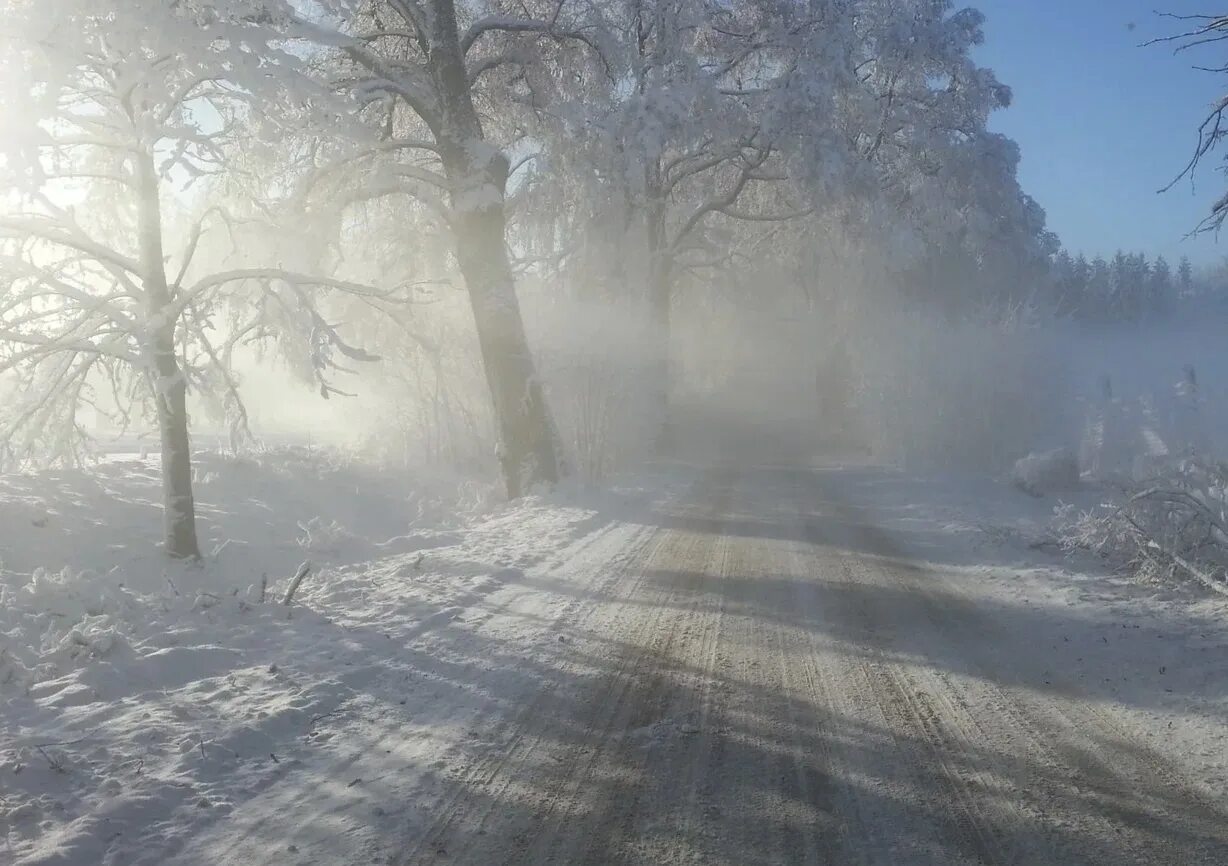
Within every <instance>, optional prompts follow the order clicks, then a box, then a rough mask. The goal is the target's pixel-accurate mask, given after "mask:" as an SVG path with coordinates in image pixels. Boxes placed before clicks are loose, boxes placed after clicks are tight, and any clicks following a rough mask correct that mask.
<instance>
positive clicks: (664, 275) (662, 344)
mask: <svg viewBox="0 0 1228 866" xmlns="http://www.w3.org/2000/svg"><path fill="white" fill-rule="evenodd" d="M654 183H655V178H650V179H649V206H648V212H647V220H648V225H647V230H648V260H649V277H648V310H649V315H650V316H651V322H650V329H649V333H650V336H651V339H652V346H651V349H650V351H651V352H652V357H651V359H650V361H651V364H652V368H653V372H652V377H653V387H654V388H656V394H655V395H654V396H655V398H656V399H655V402H656V408H657V424H658V425H659V426H658V428H657V434H656V440H655V442H654V443H653V444H654V447H655V448H656V450H657V452H658V453H661V454H668V453H670V452H672V451H673V450H674V448H675V447H676V445H677V442H676V432H677V431H676V430H675V425H674V420H675V419H674V417H673V399H672V398H673V387H674V367H673V358H672V355H671V352H670V344H671V343H672V333H671V332H672V321H671V315H670V314H671V312H672V309H671V308H672V306H673V301H674V285H673V283H674V268H673V258H672V255H671V253H672V251H671V250H670V249H669V248H668V243H669V241H668V239H667V238H666V236H665V205H664V202H663V201H662V199H661V197H660V194H659V192H658V191H657V190H656V189H655V188H654Z"/></svg>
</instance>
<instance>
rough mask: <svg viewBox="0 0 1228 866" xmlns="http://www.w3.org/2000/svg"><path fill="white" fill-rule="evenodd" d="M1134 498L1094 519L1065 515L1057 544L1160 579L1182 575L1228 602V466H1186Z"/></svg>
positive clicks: (1167, 472) (1166, 472)
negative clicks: (1226, 578) (1225, 597)
mask: <svg viewBox="0 0 1228 866" xmlns="http://www.w3.org/2000/svg"><path fill="white" fill-rule="evenodd" d="M1127 494H1128V495H1127V496H1126V497H1125V500H1124V501H1122V502H1121V503H1120V504H1117V505H1114V504H1112V503H1106V504H1105V505H1103V506H1101V507H1100V509H1099V510H1095V511H1090V512H1084V513H1081V514H1076V513H1074V512H1073V511H1072V510H1071V509H1069V508H1064V509H1059V510H1058V512H1057V518H1056V533H1057V538H1058V541H1059V542H1060V543H1061V544H1062V546H1063V547H1064V548H1065V549H1067V550H1073V549H1082V550H1090V551H1092V552H1094V553H1096V554H1098V555H1100V556H1104V557H1105V558H1107V559H1109V560H1110V561H1114V562H1116V563H1117V564H1119V565H1121V566H1124V567H1126V568H1128V569H1131V570H1135V571H1139V572H1143V573H1150V574H1152V575H1154V576H1159V577H1167V578H1172V577H1174V576H1176V574H1177V573H1178V572H1180V573H1182V574H1185V575H1187V576H1189V577H1192V578H1194V579H1195V580H1196V581H1198V582H1199V583H1200V584H1202V585H1203V586H1205V587H1207V588H1208V589H1211V590H1214V591H1215V592H1218V593H1220V594H1223V595H1228V582H1226V581H1225V576H1228V519H1226V514H1228V464H1219V463H1212V462H1208V461H1202V460H1193V459H1189V460H1182V461H1180V462H1178V463H1175V464H1173V465H1171V466H1168V467H1165V468H1163V469H1162V470H1161V471H1160V473H1159V475H1158V477H1156V478H1153V479H1151V480H1150V481H1149V482H1148V486H1147V487H1146V488H1144V489H1142V490H1137V491H1136V492H1134V493H1129V492H1128V491H1127Z"/></svg>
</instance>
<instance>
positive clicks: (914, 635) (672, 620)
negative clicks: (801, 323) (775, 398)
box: [0, 450, 1228, 866]
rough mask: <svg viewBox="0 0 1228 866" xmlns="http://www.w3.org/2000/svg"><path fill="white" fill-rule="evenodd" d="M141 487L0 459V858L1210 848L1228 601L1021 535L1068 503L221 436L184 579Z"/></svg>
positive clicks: (255, 859)
mask: <svg viewBox="0 0 1228 866" xmlns="http://www.w3.org/2000/svg"><path fill="white" fill-rule="evenodd" d="M154 480H155V479H154V475H153V470H152V469H151V467H150V466H148V465H147V464H144V463H141V462H139V461H128V462H116V463H112V464H110V465H108V466H105V467H103V469H102V470H101V471H100V472H98V473H94V474H90V475H82V474H77V473H60V474H57V475H55V476H45V477H43V478H39V479H33V478H9V479H4V480H3V481H0V560H2V562H3V565H2V566H0V569H2V570H3V571H2V582H0V593H2V594H3V597H2V598H0V604H2V606H0V798H3V799H2V800H0V831H3V833H4V842H3V845H2V846H0V862H2V861H5V860H12V861H14V862H16V863H20V864H33V863H47V864H50V863H57V864H72V866H86V864H90V866H92V864H97V863H101V864H115V866H120V864H123V866H127V864H144V863H148V864H153V863H165V862H171V863H177V864H181V866H189V864H191V866H196V864H206V863H208V864H243V866H253V864H263V863H279V864H280V863H290V864H332V863H341V862H347V863H349V862H385V863H419V862H462V863H473V864H479V863H481V864H489V863H494V862H524V863H539V862H546V861H548V860H550V859H551V858H553V860H554V861H555V862H569V863H570V862H594V863H597V862H642V863H662V862H699V861H705V862H715V863H730V864H734V863H737V864H751V863H772V862H810V861H811V860H813V859H815V858H819V860H820V861H821V858H822V857H824V856H826V857H828V858H829V859H830V860H831V862H841V863H843V862H850V863H858V862H864V863H914V862H915V863H960V862H1036V863H1050V862H1105V863H1122V862H1140V860H1141V859H1147V860H1150V861H1153V862H1156V863H1169V862H1171V863H1191V862H1207V863H1218V862H1224V861H1225V857H1224V854H1225V852H1226V851H1228V836H1226V835H1225V834H1228V831H1225V830H1224V829H1223V828H1224V827H1225V826H1228V824H1225V823H1224V821H1223V817H1224V816H1223V815H1221V814H1220V812H1219V811H1218V809H1217V807H1216V806H1215V805H1213V804H1214V803H1215V801H1216V799H1222V797H1223V796H1224V795H1225V794H1226V793H1228V766H1225V754H1224V745H1225V740H1224V737H1225V724H1224V723H1225V721H1226V720H1228V713H1226V710H1228V707H1226V705H1225V702H1226V700H1228V698H1226V697H1225V695H1226V693H1228V661H1226V660H1225V653H1224V648H1225V647H1226V646H1228V625H1225V623H1226V622H1228V617H1225V613H1228V611H1226V610H1225V607H1228V604H1226V603H1225V600H1224V599H1223V598H1220V597H1215V598H1209V597H1207V596H1206V595H1205V594H1203V593H1201V592H1199V591H1196V590H1194V589H1192V588H1188V587H1181V586H1176V587H1174V586H1156V585H1147V584H1142V583H1139V582H1137V581H1133V580H1131V579H1128V578H1124V577H1119V576H1114V575H1111V574H1107V573H1104V572H1103V571H1102V570H1100V569H1099V568H1098V564H1097V563H1095V562H1094V561H1090V560H1089V561H1085V562H1071V561H1067V560H1064V559H1061V558H1060V557H1058V556H1057V555H1056V554H1054V553H1052V552H1050V551H1048V550H1047V549H1046V548H1045V546H1044V545H1043V544H1042V545H1040V546H1037V545H1036V542H1038V541H1042V540H1043V537H1044V536H1043V527H1044V523H1045V521H1046V520H1047V517H1048V513H1049V511H1050V510H1051V508H1052V506H1053V504H1054V502H1053V501H1052V500H1034V499H1031V498H1029V497H1026V496H1023V495H1021V494H1019V493H1018V492H1016V491H1014V490H1012V489H1010V488H1009V487H1007V486H1005V485H999V484H996V483H993V482H990V481H968V480H956V479H950V478H929V479H921V478H915V477H911V476H906V475H902V474H898V473H893V472H889V471H886V470H882V469H877V468H870V467H858V466H841V467H818V468H815V467H810V468H805V467H788V468H785V467H756V468H744V469H733V468H731V467H724V468H722V467H715V468H709V469H704V468H688V467H682V466H671V467H668V468H662V467H657V468H656V469H655V470H654V471H652V472H649V473H646V474H645V475H644V476H643V477H640V478H637V479H634V480H628V481H626V482H625V483H624V484H622V485H620V486H619V487H618V488H617V489H615V490H614V491H613V492H610V493H606V494H602V495H600V496H596V495H583V496H581V495H578V494H576V493H561V494H558V495H555V496H553V497H551V498H549V499H533V500H528V501H525V502H522V503H519V504H517V505H515V506H512V507H508V506H495V505H492V504H491V503H490V502H489V500H488V498H487V497H486V496H484V495H483V494H482V491H479V490H472V489H463V490H461V491H460V492H459V493H458V492H457V487H456V485H454V484H448V483H444V482H440V481H437V482H435V483H433V484H425V483H423V482H419V483H417V484H415V485H414V486H413V494H412V495H409V494H408V493H407V490H409V487H408V486H407V484H406V482H404V481H403V480H400V479H389V478H386V477H381V476H379V475H377V474H375V473H370V472H366V471H364V470H362V469H361V468H360V467H356V466H354V465H352V464H349V463H346V462H344V461H338V460H335V459H332V458H328V457H326V456H324V455H322V454H320V453H319V452H310V451H304V450H290V451H285V452H279V453H277V454H272V455H265V456H263V457H260V458H255V459H249V460H243V461H235V460H231V459H226V458H221V457H208V458H206V459H205V460H204V461H202V470H201V484H200V493H199V497H200V499H201V502H202V505H203V509H202V510H203V512H204V514H205V515H206V520H205V521H203V523H204V525H205V527H206V528H205V531H204V533H203V534H204V535H205V536H206V537H207V538H208V539H209V541H208V542H206V546H207V547H208V548H209V549H212V550H214V551H216V553H215V556H213V557H211V558H210V561H209V563H208V564H207V565H206V566H205V567H203V568H200V569H180V568H173V569H169V570H168V568H167V566H166V563H165V562H164V561H163V560H162V559H161V558H160V557H158V556H157V555H156V554H154V553H152V552H150V547H151V545H152V539H154V538H156V535H157V514H156V509H155V508H154V504H153V503H154V502H155V501H156V488H155V487H154V486H153V482H154ZM1082 495H1083V496H1084V497H1088V498H1091V497H1094V495H1095V494H1094V493H1091V494H1082ZM223 502H224V503H226V504H227V507H226V509H222V508H221V507H220V506H219V505H214V504H213V503H223ZM305 559H306V560H311V561H312V562H313V563H314V564H315V567H316V570H315V571H314V572H313V573H312V574H311V576H310V577H308V579H307V581H306V583H305V584H304V586H303V589H302V590H301V591H300V596H299V597H298V598H297V599H296V602H295V604H294V605H292V607H291V608H290V609H288V610H287V609H286V608H284V607H281V606H280V605H278V604H276V603H268V602H266V603H264V604H261V603H259V601H258V586H259V582H260V574H262V573H267V574H268V575H269V576H270V581H271V586H270V590H269V596H270V597H271V598H280V593H281V591H282V590H283V589H284V584H285V581H286V578H287V577H288V576H289V575H290V574H291V573H293V571H294V569H295V568H296V567H297V565H298V563H299V562H300V561H302V560H305ZM64 566H68V570H67V571H62V570H61V569H63V567H64ZM44 567H45V568H47V569H48V570H47V571H39V569H41V568H44ZM86 569H88V571H87V572H86V573H85V574H82V573H81V572H82V570H86ZM1055 857H1056V858H1057V859H1053V858H1055ZM782 858H783V859H782ZM832 858H834V859H832Z"/></svg>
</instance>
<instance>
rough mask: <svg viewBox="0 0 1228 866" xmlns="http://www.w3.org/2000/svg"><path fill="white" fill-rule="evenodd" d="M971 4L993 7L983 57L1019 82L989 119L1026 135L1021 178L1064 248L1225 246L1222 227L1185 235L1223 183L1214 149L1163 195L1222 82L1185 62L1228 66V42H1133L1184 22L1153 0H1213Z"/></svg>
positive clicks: (1204, 257)
mask: <svg viewBox="0 0 1228 866" xmlns="http://www.w3.org/2000/svg"><path fill="white" fill-rule="evenodd" d="M965 3H966V5H971V6H974V7H976V8H978V9H980V10H981V11H982V12H984V13H985V16H986V19H987V20H986V23H985V44H984V45H983V46H982V47H981V48H979V49H978V51H977V59H978V61H979V62H980V63H981V64H982V65H985V66H988V67H990V68H992V69H993V70H994V71H995V72H996V73H997V75H998V78H999V79H1000V80H1001V81H1002V82H1003V83H1005V84H1007V85H1009V86H1010V87H1011V89H1012V90H1013V91H1014V97H1015V98H1014V103H1013V105H1012V106H1011V107H1010V108H1009V109H1006V110H1005V111H1001V112H998V113H997V114H996V115H995V117H994V118H993V120H992V122H991V126H992V128H994V129H996V130H997V131H999V132H1002V133H1004V134H1006V135H1009V136H1010V137H1011V138H1013V139H1015V140H1016V141H1017V142H1019V145H1020V148H1021V149H1022V153H1023V162H1022V164H1021V166H1020V180H1021V182H1022V184H1023V187H1024V189H1025V190H1026V191H1027V192H1028V193H1029V194H1031V195H1032V196H1033V197H1034V198H1036V199H1037V200H1038V201H1039V202H1040V204H1041V205H1042V206H1043V207H1044V208H1045V211H1046V213H1047V214H1048V218H1049V227H1050V228H1051V229H1053V230H1054V231H1056V232H1057V233H1058V235H1059V236H1060V237H1061V238H1062V241H1063V243H1064V244H1065V245H1066V247H1067V248H1068V249H1070V250H1072V251H1074V252H1078V251H1083V252H1085V253H1087V254H1088V255H1089V256H1091V255H1093V254H1095V253H1103V254H1105V255H1106V256H1107V255H1109V254H1111V253H1112V252H1113V251H1114V250H1116V249H1118V248H1122V249H1127V250H1142V251H1145V252H1147V253H1149V254H1151V255H1155V254H1163V255H1165V256H1166V257H1168V258H1169V259H1170V260H1171V261H1172V262H1173V263H1174V264H1175V263H1176V260H1177V259H1178V258H1180V257H1181V256H1182V255H1183V254H1184V255H1188V256H1189V257H1190V260H1191V261H1192V262H1194V263H1195V264H1207V263H1211V262H1216V261H1218V260H1219V259H1221V258H1224V257H1228V230H1226V231H1225V232H1224V234H1223V235H1222V237H1221V239H1220V240H1219V241H1217V240H1216V239H1215V237H1214V236H1213V235H1203V236H1201V237H1199V238H1195V239H1192V240H1184V239H1183V238H1184V235H1186V234H1187V233H1188V232H1189V230H1190V229H1191V228H1193V227H1194V225H1195V224H1197V222H1198V221H1199V219H1201V217H1202V216H1203V214H1205V213H1206V212H1207V209H1208V208H1209V206H1210V203H1211V202H1212V201H1213V200H1214V199H1216V198H1217V197H1218V196H1219V195H1220V193H1221V191H1222V190H1223V188H1224V186H1225V184H1228V178H1224V177H1222V176H1221V175H1220V174H1219V173H1218V171H1217V170H1216V163H1217V162H1218V160H1217V159H1216V160H1212V161H1210V162H1207V163H1206V164H1204V165H1203V167H1202V168H1201V170H1200V171H1199V173H1198V175H1197V176H1196V178H1195V183H1194V186H1193V188H1192V189H1191V185H1190V183H1189V182H1182V183H1180V184H1178V185H1177V186H1176V187H1174V188H1173V189H1172V190H1171V191H1170V192H1168V193H1165V194H1163V195H1157V194H1156V190H1157V189H1159V188H1160V187H1161V186H1164V185H1165V184H1166V183H1167V182H1168V181H1170V180H1171V179H1172V178H1173V177H1174V176H1175V175H1176V174H1177V173H1178V172H1179V171H1180V170H1181V168H1182V167H1183V166H1184V165H1185V163H1186V161H1188V159H1189V157H1190V155H1191V153H1192V150H1193V147H1194V144H1195V141H1196V130H1197V127H1198V124H1199V123H1201V121H1202V118H1203V117H1204V116H1205V114H1206V109H1207V106H1208V105H1209V104H1210V102H1211V101H1212V100H1214V99H1216V98H1217V97H1218V96H1220V95H1221V94H1222V93H1223V92H1224V91H1228V75H1218V76H1217V75H1214V74H1211V73H1207V72H1200V71H1197V70H1193V69H1191V68H1190V67H1191V65H1192V64H1194V63H1196V62H1200V63H1202V64H1203V65H1208V66H1209V65H1223V64H1224V63H1225V62H1228V45H1225V46H1222V50H1220V51H1216V50H1215V49H1211V50H1210V51H1206V50H1204V51H1203V52H1202V53H1200V54H1196V55H1195V54H1190V53H1186V54H1183V55H1177V56H1174V55H1173V53H1172V49H1171V48H1169V47H1163V46H1150V47H1146V48H1143V47H1139V46H1140V44H1141V43H1142V42H1144V41H1145V40H1146V39H1148V38H1151V37H1154V36H1159V35H1163V34H1167V33H1172V32H1174V31H1175V30H1176V28H1178V27H1179V26H1180V22H1175V21H1171V20H1166V19H1163V18H1160V17H1158V16H1157V15H1156V14H1155V11H1154V10H1155V9H1157V8H1158V9H1160V10H1162V11H1165V12H1176V13H1194V12H1206V11H1207V7H1206V4H1205V0H1203V2H1200V0H1141V2H1140V0H1064V2H1059V0H965ZM957 5H960V4H958V3H957ZM1210 5H1211V6H1214V5H1215V4H1214V3H1211V4H1210ZM1212 11H1215V10H1212ZM1130 25H1133V29H1131V28H1130Z"/></svg>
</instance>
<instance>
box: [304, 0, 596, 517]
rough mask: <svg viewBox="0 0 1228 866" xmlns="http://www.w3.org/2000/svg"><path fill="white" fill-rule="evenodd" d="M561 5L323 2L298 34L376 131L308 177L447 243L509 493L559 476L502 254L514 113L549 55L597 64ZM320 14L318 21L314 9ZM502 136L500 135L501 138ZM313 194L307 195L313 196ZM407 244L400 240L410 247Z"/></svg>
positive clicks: (522, 138) (521, 138) (586, 33)
mask: <svg viewBox="0 0 1228 866" xmlns="http://www.w3.org/2000/svg"><path fill="white" fill-rule="evenodd" d="M584 9H585V7H578V8H577V7H573V6H572V5H569V4H568V3H566V2H552V3H527V4H525V3H518V4H515V5H514V6H513V5H510V4H507V5H505V4H503V3H499V2H479V3H471V4H457V3H454V2H453V0H387V2H369V0H328V2H323V3H320V4H317V5H315V6H312V7H309V8H308V9H307V10H306V11H304V12H303V13H302V17H300V18H299V19H297V20H296V22H295V24H294V26H295V27H300V28H303V27H310V29H311V31H312V33H313V35H314V38H315V40H316V41H317V43H318V44H319V45H322V46H325V47H327V48H331V49H332V55H331V56H330V57H329V58H327V59H326V60H325V61H324V62H322V63H321V64H320V67H321V69H322V74H323V75H324V76H325V77H327V78H328V79H329V80H330V82H331V83H332V85H333V86H334V87H336V88H337V89H338V90H340V91H343V92H347V93H349V94H351V95H352V96H353V98H354V100H355V101H356V102H357V104H358V105H359V107H360V110H361V111H362V112H363V117H364V118H365V119H366V120H367V121H368V123H369V125H370V128H371V130H372V137H371V139H370V140H368V141H367V142H365V143H360V144H359V146H358V147H357V148H355V149H353V150H351V151H350V152H349V153H345V154H341V155H339V156H338V157H337V158H336V160H335V162H334V163H333V164H332V165H330V166H328V167H327V168H328V169H329V170H328V171H326V172H324V173H322V174H316V175H313V180H314V181H322V179H323V177H324V176H325V175H327V176H328V179H329V180H328V183H329V184H330V185H327V186H326V185H324V184H322V183H321V184H320V185H319V189H320V190H321V192H322V194H323V195H324V196H325V199H326V200H332V199H333V196H334V195H335V191H336V190H337V189H338V188H339V186H340V187H344V188H346V189H348V190H349V191H350V194H349V195H348V196H347V197H346V198H345V199H344V200H343V203H347V202H348V203H357V202H370V201H373V200H376V199H386V198H400V199H408V200H411V201H413V202H416V203H417V204H418V205H420V206H423V207H426V208H428V209H429V210H430V211H431V212H432V213H433V214H434V215H435V216H436V217H437V218H438V220H439V222H440V223H441V224H442V225H443V226H444V227H445V228H446V231H447V233H448V235H449V236H450V237H451V239H452V242H453V243H452V246H453V250H454V254H455V260H456V263H457V265H458V267H459V270H460V273H461V275H462V277H463V279H464V282H465V286H466V289H467V291H468V295H469V300H470V306H471V308H472V313H473V318H474V322H475V324H476V326H477V334H478V342H479V345H480V348H481V354H482V361H483V366H484V369H485V374H486V378H487V383H488V385H489V389H490V394H491V398H492V404H493V408H494V415H495V419H496V427H497V431H498V436H499V455H500V462H501V464H502V468H503V476H504V481H505V483H506V486H507V492H508V494H509V496H512V497H516V496H519V495H520V494H521V493H522V492H524V491H525V490H526V489H527V488H528V487H529V486H531V485H533V484H535V483H538V482H546V483H552V482H554V481H556V480H557V478H558V476H559V471H560V468H559V458H558V454H557V450H556V449H557V443H556V435H555V431H554V429H553V421H552V419H551V416H550V412H549V409H548V407H547V404H546V399H545V395H544V393H543V389H542V384H541V381H540V379H539V376H538V373H537V370H536V366H535V363H534V360H533V357H532V354H531V352H530V349H529V344H528V340H527V338H526V334H525V328H524V322H523V319H522V315H521V310H520V304H519V300H518V298H517V295H516V286H515V279H514V273H513V270H512V263H511V260H510V258H509V252H508V248H507V244H508V238H507V222H508V196H509V192H510V189H509V178H511V177H512V175H513V174H514V173H515V169H516V168H517V166H516V165H515V164H514V163H513V160H518V159H520V158H522V157H523V156H524V155H525V153H524V151H525V150H526V149H528V148H530V147H531V146H532V142H531V139H530V137H529V136H528V134H527V131H526V130H525V129H523V128H516V126H515V124H514V123H513V124H509V123H508V120H509V118H510V117H512V116H514V115H516V114H517V113H518V112H521V111H523V110H524V109H525V108H526V107H527V108H528V109H531V107H532V102H533V99H534V94H535V92H536V91H535V89H534V86H533V84H534V80H535V79H536V80H537V81H538V82H539V83H540V79H541V76H543V75H548V74H549V71H548V63H549V60H548V55H549V53H550V51H552V50H554V49H556V48H558V46H559V45H560V44H562V45H563V46H564V48H563V49H562V50H573V49H574V50H579V51H583V52H586V53H587V54H589V55H590V56H592V57H593V58H597V59H596V62H600V61H599V56H600V45H599V34H598V33H597V32H596V31H595V30H594V28H593V27H592V26H590V25H589V24H588V23H586V22H584V21H582V20H580V19H581V13H583V11H584ZM314 12H318V14H311V13H314ZM500 133H502V134H500ZM309 198H310V196H308V199H309ZM407 240H408V239H407Z"/></svg>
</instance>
